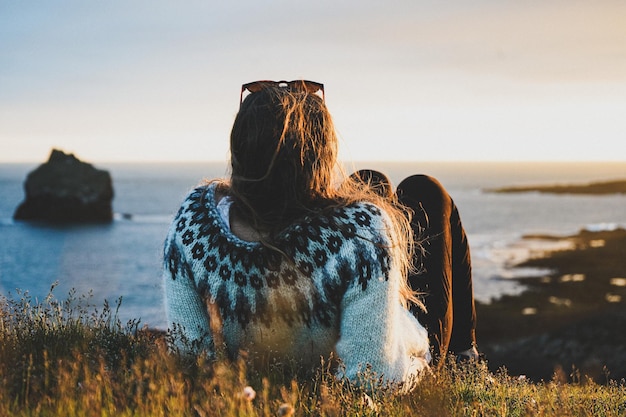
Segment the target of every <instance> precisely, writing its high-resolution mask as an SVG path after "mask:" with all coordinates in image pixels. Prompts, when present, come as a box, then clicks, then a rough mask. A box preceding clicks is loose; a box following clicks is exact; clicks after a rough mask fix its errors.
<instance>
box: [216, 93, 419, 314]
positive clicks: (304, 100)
mask: <svg viewBox="0 0 626 417" xmlns="http://www.w3.org/2000/svg"><path fill="white" fill-rule="evenodd" d="M337 147H338V139H337V134H336V132H335V128H334V125H333V121H332V117H331V115H330V113H329V111H328V109H327V107H326V105H325V104H324V101H323V100H322V99H321V98H320V97H318V96H317V95H315V94H309V93H306V92H304V91H291V90H289V89H286V88H281V87H271V86H268V87H266V88H263V89H262V90H260V91H258V92H255V93H252V94H250V95H248V96H247V97H246V99H245V100H244V101H243V103H242V104H241V107H240V109H239V112H238V113H237V116H236V118H235V122H234V124H233V128H232V131H231V136H230V150H231V161H230V162H231V179H230V182H229V183H223V184H221V186H220V189H221V192H223V193H224V194H228V195H230V197H231V198H232V199H233V206H232V207H233V210H234V211H235V212H236V213H237V215H238V216H240V217H241V218H245V219H246V220H247V222H248V223H249V225H250V226H251V227H252V228H254V229H255V230H256V231H257V232H259V235H261V236H266V237H264V238H263V240H262V243H263V244H265V245H266V246H268V247H270V248H274V249H276V248H275V247H274V245H273V237H274V236H276V235H277V234H278V233H280V232H281V231H283V230H284V229H285V228H286V227H287V226H289V225H290V224H292V223H293V222H294V221H295V220H296V219H298V218H301V217H303V216H305V215H308V214H313V213H316V212H322V211H325V210H328V209H332V208H337V207H345V206H348V205H350V204H353V203H357V202H370V203H373V204H375V205H376V206H378V207H380V208H382V209H383V210H384V211H385V212H386V213H387V214H388V215H389V219H390V227H391V230H389V234H390V236H391V237H392V239H393V241H392V248H390V250H391V252H392V253H393V256H394V259H395V261H396V262H398V263H399V265H400V266H401V268H402V271H403V272H404V273H405V274H404V276H405V278H406V276H407V274H408V273H409V271H410V270H411V268H412V259H413V255H414V252H415V246H416V244H415V243H414V237H413V234H412V229H411V227H410V215H411V213H408V212H407V210H408V209H406V208H405V207H404V206H402V205H401V204H400V203H398V201H397V200H396V199H395V197H394V196H393V193H381V192H380V191H381V190H380V189H379V188H376V187H373V186H371V185H370V183H369V182H368V181H366V180H363V179H361V178H359V177H358V176H354V175H353V176H347V175H346V174H345V171H344V170H343V169H342V168H341V167H340V166H339V165H338V163H337ZM402 281H403V283H402V285H403V287H402V295H403V298H404V300H405V301H406V304H408V303H409V302H415V303H419V302H418V301H417V298H416V296H415V294H414V293H413V291H412V290H411V289H410V287H409V285H408V281H407V280H406V279H404V280H402Z"/></svg>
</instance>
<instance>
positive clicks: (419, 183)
mask: <svg viewBox="0 0 626 417" xmlns="http://www.w3.org/2000/svg"><path fill="white" fill-rule="evenodd" d="M398 195H405V196H406V197H409V198H411V199H412V200H418V201H420V202H422V204H424V203H425V204H428V205H432V204H435V205H440V206H446V205H449V204H451V198H450V195H449V194H448V192H447V191H446V189H445V188H444V186H443V185H442V184H441V183H440V182H439V180H437V179H436V178H435V177H431V176H430V175H425V174H416V175H411V176H410V177H407V178H405V179H404V180H403V181H402V182H401V183H400V184H399V185H398Z"/></svg>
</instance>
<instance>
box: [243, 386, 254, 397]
mask: <svg viewBox="0 0 626 417" xmlns="http://www.w3.org/2000/svg"><path fill="white" fill-rule="evenodd" d="M255 397H256V391H255V390H254V388H252V387H251V386H249V385H248V386H247V387H245V388H244V389H243V398H244V399H246V400H248V401H252V400H254V398H255Z"/></svg>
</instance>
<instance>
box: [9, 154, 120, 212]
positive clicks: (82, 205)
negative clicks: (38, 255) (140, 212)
mask: <svg viewBox="0 0 626 417" xmlns="http://www.w3.org/2000/svg"><path fill="white" fill-rule="evenodd" d="M24 192H25V194H26V196H25V199H24V201H23V202H22V203H21V204H20V205H19V206H18V208H17V209H16V211H15V213H14V215H13V218H14V219H16V220H38V221H45V222H52V223H92V222H110V221H112V220H113V208H112V200H113V182H112V180H111V175H110V174H109V172H108V171H105V170H101V169H96V168H95V167H94V166H93V165H91V164H89V163H86V162H83V161H80V160H79V159H78V158H76V157H75V156H74V155H73V154H66V153H64V152H63V151H61V150H58V149H53V150H52V152H51V153H50V158H49V159H48V161H47V162H46V163H44V164H41V165H40V166H39V167H37V168H36V169H35V170H33V171H31V172H30V173H29V174H28V176H27V177H26V181H25V182H24Z"/></svg>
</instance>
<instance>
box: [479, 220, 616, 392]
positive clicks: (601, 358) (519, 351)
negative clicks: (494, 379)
mask: <svg viewBox="0 0 626 417" xmlns="http://www.w3.org/2000/svg"><path fill="white" fill-rule="evenodd" d="M523 239H539V240H545V241H551V242H560V243H563V247H561V248H557V249H550V250H546V251H544V252H542V253H539V254H536V256H534V257H531V258H529V259H527V260H524V261H522V262H520V263H518V264H517V265H516V267H517V268H525V267H529V268H540V269H542V270H545V271H546V273H545V274H543V275H540V276H528V277H519V278H508V279H512V280H514V281H516V282H519V283H520V284H521V285H523V286H524V287H525V290H523V292H522V293H520V294H518V295H505V296H502V297H500V298H498V299H494V300H492V301H491V302H490V303H488V304H486V303H480V302H477V305H476V310H477V316H478V325H477V338H478V346H479V349H480V350H481V351H482V352H484V353H485V355H486V359H487V361H488V366H489V368H490V369H492V370H494V371H496V370H497V369H500V368H501V367H505V368H506V369H507V371H508V372H509V373H510V374H512V375H513V374H520V375H526V376H527V377H528V378H530V379H532V380H535V381H540V380H544V381H547V380H551V379H552V378H553V377H554V375H560V378H565V379H569V378H568V375H570V374H571V373H572V370H573V369H575V370H576V372H574V373H575V374H580V375H581V376H582V375H587V376H589V377H590V378H592V379H594V380H595V381H597V382H606V381H607V377H608V378H609V379H613V380H620V379H623V378H626V350H625V349H624V346H626V335H625V334H623V330H622V329H624V328H626V229H623V228H617V229H615V230H604V231H589V230H581V231H580V232H579V233H578V234H575V235H570V236H548V235H533V236H525V237H524V238H523Z"/></svg>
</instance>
